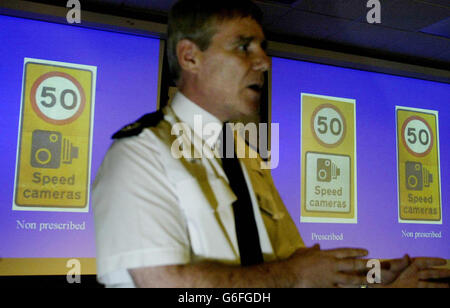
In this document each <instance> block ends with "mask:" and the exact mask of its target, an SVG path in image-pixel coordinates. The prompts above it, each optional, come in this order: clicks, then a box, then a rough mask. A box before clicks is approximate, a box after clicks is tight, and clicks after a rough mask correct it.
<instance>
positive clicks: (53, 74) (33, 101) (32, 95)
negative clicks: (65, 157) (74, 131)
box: [30, 72, 86, 125]
mask: <svg viewBox="0 0 450 308" xmlns="http://www.w3.org/2000/svg"><path fill="white" fill-rule="evenodd" d="M51 77H62V78H65V79H68V80H70V81H71V82H72V83H73V84H74V85H75V86H76V87H77V89H78V91H79V92H80V96H81V100H80V107H79V108H78V110H77V112H76V113H75V114H74V115H72V116H71V117H70V118H68V119H64V120H55V119H52V118H49V117H47V116H46V115H45V114H43V113H42V111H41V110H40V109H39V107H38V106H37V102H36V92H37V88H38V87H39V85H40V84H41V83H42V82H43V81H44V80H46V79H48V78H51ZM30 101H31V107H32V108H33V110H34V112H36V114H37V115H38V116H39V117H40V118H41V119H43V120H44V121H46V122H48V123H51V124H56V125H65V124H69V123H72V122H73V121H75V120H76V119H78V117H79V116H80V115H81V114H82V113H83V110H84V106H85V105H86V96H85V95H84V91H83V88H82V87H81V84H80V83H79V82H78V81H77V80H76V79H75V78H73V77H72V76H70V75H69V74H66V73H63V72H49V73H46V74H44V75H42V76H41V77H39V78H38V79H37V80H36V81H35V82H34V84H33V86H32V87H31V92H30Z"/></svg>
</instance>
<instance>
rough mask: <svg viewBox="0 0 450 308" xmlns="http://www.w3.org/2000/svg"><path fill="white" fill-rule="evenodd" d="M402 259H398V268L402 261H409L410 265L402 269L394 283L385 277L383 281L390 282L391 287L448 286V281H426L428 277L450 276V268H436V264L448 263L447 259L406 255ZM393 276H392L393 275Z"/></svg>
mask: <svg viewBox="0 0 450 308" xmlns="http://www.w3.org/2000/svg"><path fill="white" fill-rule="evenodd" d="M400 260H402V261H398V260H397V261H398V262H397V261H396V263H397V264H396V265H397V266H398V267H397V269H400V268H401V267H402V265H403V264H404V263H403V264H402V262H405V261H407V264H409V266H407V267H405V268H404V269H402V270H401V273H400V274H399V275H398V277H396V278H395V279H394V280H393V282H392V283H389V282H386V281H384V279H383V274H382V276H381V277H382V280H383V283H388V284H387V285H386V286H387V287H389V288H448V287H449V285H448V283H438V282H430V281H426V280H427V279H439V278H448V277H450V270H448V269H435V268H433V267H435V266H443V265H446V264H447V261H446V260H445V259H440V258H414V259H412V260H411V259H409V257H408V256H405V257H404V258H403V259H400ZM391 278H392V277H391Z"/></svg>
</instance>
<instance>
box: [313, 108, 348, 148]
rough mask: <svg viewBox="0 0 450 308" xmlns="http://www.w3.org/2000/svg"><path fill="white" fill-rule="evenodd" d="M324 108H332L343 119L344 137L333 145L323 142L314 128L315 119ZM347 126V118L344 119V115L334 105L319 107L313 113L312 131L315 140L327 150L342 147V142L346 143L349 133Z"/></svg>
mask: <svg viewBox="0 0 450 308" xmlns="http://www.w3.org/2000/svg"><path fill="white" fill-rule="evenodd" d="M324 108H330V109H333V110H334V111H336V113H337V114H338V115H339V116H340V117H341V119H342V126H343V128H342V129H343V131H342V136H341V138H340V139H339V140H338V141H337V142H335V143H332V144H328V143H325V142H323V141H322V140H321V139H320V137H319V136H317V134H316V130H315V128H314V119H315V117H316V115H317V114H318V113H319V111H320V110H322V109H324ZM346 124H347V123H346V122H345V118H344V116H343V115H342V113H341V111H340V110H339V109H338V108H337V107H336V106H334V105H332V104H322V105H320V106H319V107H317V108H316V109H315V110H314V112H313V114H312V117H311V131H312V133H313V136H314V138H315V139H316V140H317V142H318V143H319V144H320V145H322V146H324V147H326V148H334V147H337V146H338V145H340V144H341V143H342V141H344V139H345V135H346V133H347V125H346Z"/></svg>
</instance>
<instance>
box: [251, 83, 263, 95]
mask: <svg viewBox="0 0 450 308" xmlns="http://www.w3.org/2000/svg"><path fill="white" fill-rule="evenodd" d="M248 88H249V89H251V90H253V91H255V92H257V93H261V91H262V86H260V85H259V84H252V85H249V86H248Z"/></svg>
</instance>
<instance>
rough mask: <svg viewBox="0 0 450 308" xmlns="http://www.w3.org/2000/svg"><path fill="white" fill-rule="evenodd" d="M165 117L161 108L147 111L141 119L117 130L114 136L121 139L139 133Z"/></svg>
mask: <svg viewBox="0 0 450 308" xmlns="http://www.w3.org/2000/svg"><path fill="white" fill-rule="evenodd" d="M163 118H164V114H163V112H162V111H161V110H158V111H155V112H152V113H147V114H146V115H144V116H142V117H141V118H140V119H139V120H137V121H136V122H134V123H131V124H128V125H126V126H125V127H124V128H122V129H121V130H119V131H118V132H116V133H115V134H114V135H113V136H112V138H113V139H121V138H126V137H131V136H137V135H139V134H140V133H141V132H142V131H143V130H144V128H146V127H151V126H156V125H157V124H158V123H159V122H160V121H161V120H162V119H163Z"/></svg>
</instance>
